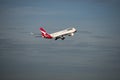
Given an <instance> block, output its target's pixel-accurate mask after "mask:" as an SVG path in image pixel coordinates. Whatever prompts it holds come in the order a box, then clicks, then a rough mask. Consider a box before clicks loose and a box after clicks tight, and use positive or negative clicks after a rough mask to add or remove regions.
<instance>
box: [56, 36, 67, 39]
mask: <svg viewBox="0 0 120 80" xmlns="http://www.w3.org/2000/svg"><path fill="white" fill-rule="evenodd" d="M57 39H61V40H64V39H65V37H63V36H62V37H56V38H55V40H57Z"/></svg>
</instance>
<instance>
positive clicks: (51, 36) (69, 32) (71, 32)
mask: <svg viewBox="0 0 120 80" xmlns="http://www.w3.org/2000/svg"><path fill="white" fill-rule="evenodd" d="M39 29H40V32H41V35H36V37H40V36H41V37H42V38H45V39H55V40H57V39H61V40H64V39H65V36H66V35H68V36H73V35H74V33H75V32H77V30H76V29H75V28H67V29H64V30H61V31H58V32H54V33H51V34H49V33H47V32H46V30H45V29H44V28H43V27H40V28H39ZM31 34H32V35H34V33H32V32H31Z"/></svg>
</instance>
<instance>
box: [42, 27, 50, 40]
mask: <svg viewBox="0 0 120 80" xmlns="http://www.w3.org/2000/svg"><path fill="white" fill-rule="evenodd" d="M40 32H41V35H42V37H44V38H48V39H51V38H52V36H51V35H50V34H48V33H47V32H46V31H45V30H44V29H43V28H42V27H41V28H40Z"/></svg>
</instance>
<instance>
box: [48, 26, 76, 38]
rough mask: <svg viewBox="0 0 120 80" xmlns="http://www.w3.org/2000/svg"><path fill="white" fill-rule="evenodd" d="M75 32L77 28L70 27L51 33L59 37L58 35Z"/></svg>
mask: <svg viewBox="0 0 120 80" xmlns="http://www.w3.org/2000/svg"><path fill="white" fill-rule="evenodd" d="M74 32H76V29H75V28H68V29H65V30H62V31H58V32H55V33H51V34H50V35H51V36H52V37H53V38H55V37H58V36H64V35H71V34H73V33H74Z"/></svg>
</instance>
